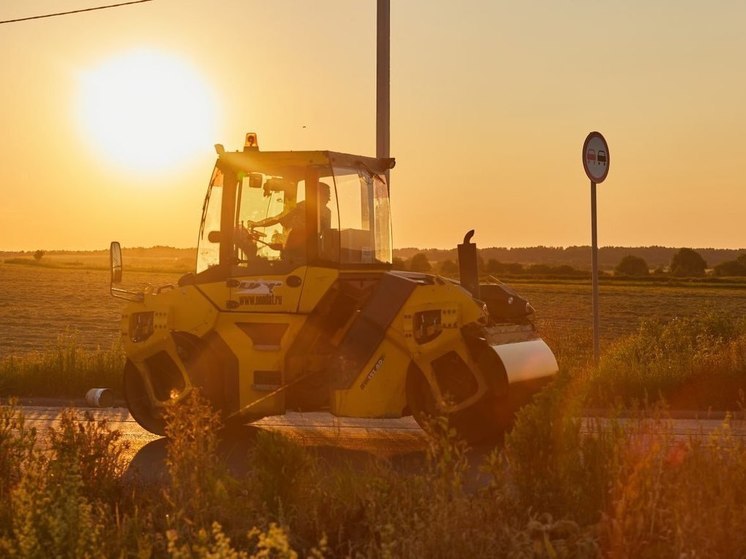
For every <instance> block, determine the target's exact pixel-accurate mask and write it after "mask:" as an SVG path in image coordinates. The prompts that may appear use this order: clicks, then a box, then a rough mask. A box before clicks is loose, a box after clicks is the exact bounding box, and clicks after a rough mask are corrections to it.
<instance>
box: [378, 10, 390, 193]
mask: <svg viewBox="0 0 746 559" xmlns="http://www.w3.org/2000/svg"><path fill="white" fill-rule="evenodd" d="M377 22H378V25H377V29H378V41H377V49H376V54H377V56H376V157H382V158H387V157H390V156H389V136H390V121H391V114H390V110H389V106H390V59H391V49H390V41H391V6H390V0H378V9H377ZM389 180H390V179H389V172H388V171H386V182H388V183H389V188H390V185H391V183H390V182H389Z"/></svg>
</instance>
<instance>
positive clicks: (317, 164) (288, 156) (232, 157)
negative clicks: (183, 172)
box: [217, 149, 396, 179]
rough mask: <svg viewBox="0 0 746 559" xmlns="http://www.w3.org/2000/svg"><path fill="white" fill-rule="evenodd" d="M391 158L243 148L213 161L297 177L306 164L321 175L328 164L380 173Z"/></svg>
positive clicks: (249, 170)
mask: <svg viewBox="0 0 746 559" xmlns="http://www.w3.org/2000/svg"><path fill="white" fill-rule="evenodd" d="M395 163H396V161H395V160H394V159H393V158H386V159H377V158H375V157H365V156H362V155H351V154H349V153H338V152H334V151H259V150H258V149H251V150H245V151H233V152H223V153H220V154H219V156H218V162H217V165H218V166H219V167H221V168H224V167H226V166H227V167H228V168H229V169H231V170H233V171H235V172H236V173H241V172H244V173H264V174H266V175H273V176H283V177H287V178H291V177H294V178H296V179H301V178H303V177H304V176H305V174H306V169H308V168H309V167H311V168H316V169H318V170H319V172H320V174H321V176H324V175H325V174H326V173H329V172H330V170H331V167H337V168H338V167H343V168H348V169H355V170H357V169H360V168H363V169H367V170H369V171H371V172H373V173H375V174H379V175H380V174H383V173H385V172H386V171H387V170H389V169H392V168H393V167H394V165H395Z"/></svg>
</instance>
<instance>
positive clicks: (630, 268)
mask: <svg viewBox="0 0 746 559" xmlns="http://www.w3.org/2000/svg"><path fill="white" fill-rule="evenodd" d="M614 274H616V275H617V276H647V275H648V274H650V270H649V269H648V263H647V262H645V259H644V258H640V257H639V256H634V255H632V254H628V255H627V256H625V257H624V258H622V259H621V260H620V261H619V264H617V265H616V267H615V268H614Z"/></svg>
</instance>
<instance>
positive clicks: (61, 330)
mask: <svg viewBox="0 0 746 559" xmlns="http://www.w3.org/2000/svg"><path fill="white" fill-rule="evenodd" d="M46 258H52V257H45V259H46ZM80 258H81V257H79V256H76V257H72V256H71V257H68V259H67V260H64V259H62V258H60V260H59V262H57V264H55V265H49V264H50V262H54V261H53V260H50V261H49V262H47V263H46V264H45V265H33V264H32V262H33V260H30V259H28V258H27V259H26V262H27V264H26V265H21V264H15V263H7V261H6V263H2V264H0V323H2V325H3V329H2V331H1V332H0V356H5V355H10V354H12V353H27V352H33V351H44V350H46V349H48V348H50V347H53V346H54V345H55V344H56V343H57V339H58V337H59V336H60V335H68V336H70V335H73V336H75V337H76V339H77V342H78V344H79V345H80V346H81V347H83V348H86V349H95V348H97V347H100V348H108V347H111V345H112V344H113V343H114V342H115V341H116V340H117V336H118V321H119V314H120V311H121V309H122V307H123V302H122V301H120V300H118V299H114V298H113V297H111V295H110V294H109V274H108V272H107V271H106V268H105V267H106V265H107V262H108V261H107V260H106V256H105V255H99V256H91V257H89V258H90V259H91V260H90V261H89V262H87V264H85V265H83V266H82V267H81V266H73V265H69V264H64V262H78V261H79V260H80ZM130 260H131V259H128V260H126V261H125V265H126V266H127V269H126V270H125V281H126V282H127V283H131V284H136V285H144V284H148V283H150V284H154V285H160V284H165V283H175V282H176V281H177V280H178V278H179V276H180V275H182V273H183V270H184V269H186V268H185V267H184V266H183V263H180V264H179V265H178V266H176V264H174V261H173V258H166V259H157V258H149V259H140V260H138V259H137V258H135V259H134V261H133V262H130ZM169 265H170V266H173V269H174V271H173V272H164V271H163V270H164V269H168V266H169ZM96 267H98V269H95V268H96ZM147 267H150V268H151V269H156V270H160V271H158V272H145V271H143V270H144V269H145V268H147ZM512 285H513V287H514V288H515V289H516V290H517V291H518V292H519V293H520V294H521V295H523V296H525V297H527V298H528V299H529V301H530V302H531V303H532V304H533V306H534V307H535V308H536V322H537V325H538V326H539V327H540V328H542V329H544V330H545V332H546V333H547V335H551V333H552V332H567V331H572V332H585V333H586V334H588V333H590V332H591V328H592V319H591V287H590V283H589V282H561V281H557V282H554V283H545V282H542V283H539V282H526V281H522V282H520V283H519V282H516V283H513V284H512ZM600 306H601V336H602V340H604V342H610V341H613V340H615V339H617V338H619V337H620V336H623V335H627V334H630V333H632V332H634V331H636V330H637V328H638V326H639V324H640V321H641V320H645V319H651V318H661V319H670V318H673V317H677V316H678V317H691V316H701V315H703V314H706V313H715V314H723V315H726V316H746V289H744V288H739V287H736V286H731V285H724V286H713V285H710V284H683V285H674V286H669V285H660V284H657V283H653V284H634V283H631V284H620V283H619V282H609V283H608V284H604V283H602V285H601V289H600ZM549 341H550V344H551V339H550V340H549Z"/></svg>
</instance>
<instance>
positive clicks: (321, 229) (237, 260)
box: [197, 165, 392, 275]
mask: <svg viewBox="0 0 746 559" xmlns="http://www.w3.org/2000/svg"><path fill="white" fill-rule="evenodd" d="M226 177H228V178H227V180H228V181H229V182H230V183H231V185H228V186H226V185H225V184H224V183H225V181H226ZM233 177H234V178H233ZM226 212H228V213H229V215H232V216H233V218H232V219H231V220H230V224H228V220H227V219H226V218H225V214H226ZM309 220H313V221H314V222H315V223H313V224H311V225H309ZM225 243H230V245H231V246H230V252H229V253H228V249H227V248H226V247H222V251H221V246H222V245H223V244H225ZM221 254H222V255H223V256H222V257H221ZM226 254H230V256H229V260H230V261H229V262H228V264H229V266H230V268H231V270H232V271H231V275H244V274H246V275H248V274H254V273H262V274H265V273H271V272H276V273H285V272H289V271H291V270H292V269H294V268H297V267H298V266H302V265H307V264H314V265H321V266H330V267H360V266H381V265H388V264H391V259H392V242H391V216H390V211H389V196H388V187H387V185H386V180H385V177H384V176H383V175H378V174H376V173H373V172H371V171H369V170H368V169H366V168H364V167H362V166H361V167H359V168H353V167H326V169H325V170H324V169H315V170H314V171H313V172H311V173H310V174H308V173H306V174H303V175H302V176H299V174H298V173H297V172H296V173H286V174H277V173H265V172H260V171H256V170H252V169H245V170H243V169H242V170H241V171H240V172H239V173H236V174H235V175H233V176H232V177H231V174H230V173H223V172H222V171H221V169H220V168H219V165H218V166H216V167H215V170H214V172H213V175H212V178H211V180H210V186H209V188H208V192H207V196H206V198H205V204H204V207H203V212H202V223H201V226H200V233H199V239H198V258H197V272H198V273H201V272H204V271H206V270H209V269H211V268H216V267H218V266H219V265H221V264H223V263H224V262H222V261H221V258H222V259H223V260H225V259H226V256H225V255H226Z"/></svg>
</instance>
